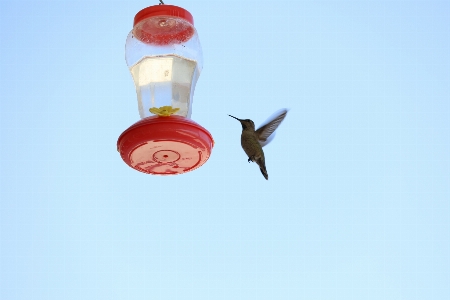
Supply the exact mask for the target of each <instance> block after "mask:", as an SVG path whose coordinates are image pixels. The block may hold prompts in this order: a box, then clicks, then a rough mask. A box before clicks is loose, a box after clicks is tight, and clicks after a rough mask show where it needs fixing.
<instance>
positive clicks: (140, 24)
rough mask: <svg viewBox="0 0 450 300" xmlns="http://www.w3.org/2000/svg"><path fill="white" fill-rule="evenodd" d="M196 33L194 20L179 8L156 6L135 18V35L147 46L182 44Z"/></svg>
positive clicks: (139, 13) (143, 11) (141, 12)
mask: <svg viewBox="0 0 450 300" xmlns="http://www.w3.org/2000/svg"><path fill="white" fill-rule="evenodd" d="M194 33H195V29H194V18H193V17H192V15H191V14H190V13H189V12H188V11H187V10H185V9H184V8H181V7H178V6H174V5H154V6H150V7H147V8H144V9H143V10H141V11H140V12H138V13H137V14H136V16H135V17H134V26H133V34H134V35H135V36H136V38H137V39H139V40H140V41H142V42H144V43H147V44H154V45H160V46H165V45H170V44H182V43H185V42H187V41H188V40H189V39H190V38H191V37H192V36H193V35H194Z"/></svg>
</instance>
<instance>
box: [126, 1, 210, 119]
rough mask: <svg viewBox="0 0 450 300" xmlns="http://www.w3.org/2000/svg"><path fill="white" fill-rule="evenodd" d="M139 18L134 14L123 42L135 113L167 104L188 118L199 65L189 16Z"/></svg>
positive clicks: (199, 55)
mask: <svg viewBox="0 0 450 300" xmlns="http://www.w3.org/2000/svg"><path fill="white" fill-rule="evenodd" d="M161 6H163V5H161ZM141 18H142V20H140V19H139V14H137V15H136V18H135V25H134V27H133V30H131V32H130V33H129V34H128V37H127V41H126V45H125V58H126V62H127V65H128V67H129V69H130V72H131V75H132V77H133V80H134V84H135V87H136V94H137V100H138V108H139V115H140V117H141V118H146V117H149V116H154V115H155V114H154V112H150V109H152V108H156V109H160V108H165V109H167V108H169V109H171V110H172V111H173V114H174V115H178V116H183V117H186V118H190V117H191V113H192V112H191V110H192V100H193V95H194V89H195V85H196V83H197V80H198V78H199V76H200V72H201V70H202V67H203V58H202V49H201V45H200V41H199V38H198V35H197V32H196V30H195V28H194V26H193V24H192V23H193V20H191V19H190V18H189V16H188V17H184V18H183V17H176V16H164V15H160V14H159V15H155V16H150V17H148V16H141ZM191 18H192V17H191Z"/></svg>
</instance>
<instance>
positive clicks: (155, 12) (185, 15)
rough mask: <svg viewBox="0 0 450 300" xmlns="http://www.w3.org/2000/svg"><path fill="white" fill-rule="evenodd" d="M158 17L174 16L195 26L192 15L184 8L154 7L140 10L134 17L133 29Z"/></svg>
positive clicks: (172, 6) (170, 6) (171, 6)
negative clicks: (148, 19) (147, 20)
mask: <svg viewBox="0 0 450 300" xmlns="http://www.w3.org/2000/svg"><path fill="white" fill-rule="evenodd" d="M157 16H172V17H178V18H182V19H185V20H186V21H188V22H189V23H191V24H192V25H194V18H193V17H192V15H191V13H190V12H188V11H187V10H185V9H184V8H182V7H179V6H175V5H165V4H164V5H153V6H149V7H146V8H144V9H142V10H140V11H139V12H138V13H137V14H136V16H135V17H134V24H133V27H134V26H136V24H138V23H139V22H141V21H142V20H144V19H147V18H151V17H157Z"/></svg>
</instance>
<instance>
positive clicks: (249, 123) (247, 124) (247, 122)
mask: <svg viewBox="0 0 450 300" xmlns="http://www.w3.org/2000/svg"><path fill="white" fill-rule="evenodd" d="M229 116H230V117H232V118H235V119H236V120H238V121H239V122H241V125H242V130H245V129H253V130H255V123H253V121H252V120H250V119H245V120H243V119H239V118H236V117H233V116H232V115H229Z"/></svg>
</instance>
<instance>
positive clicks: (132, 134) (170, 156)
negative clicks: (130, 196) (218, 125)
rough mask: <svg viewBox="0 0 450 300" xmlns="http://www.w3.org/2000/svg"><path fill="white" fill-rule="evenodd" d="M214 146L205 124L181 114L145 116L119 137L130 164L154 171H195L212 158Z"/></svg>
mask: <svg viewBox="0 0 450 300" xmlns="http://www.w3.org/2000/svg"><path fill="white" fill-rule="evenodd" d="M213 146H214V140H213V138H212V136H211V134H210V133H209V132H208V131H207V130H206V129H205V128H203V127H202V126H200V125H199V124H197V123H195V122H194V121H192V120H190V119H186V118H183V117H180V116H170V117H158V116H153V117H148V118H145V119H142V120H140V121H139V122H136V123H135V124H133V125H131V126H130V127H129V128H128V129H127V130H125V131H124V132H123V133H122V134H121V135H120V137H119V139H118V140H117V150H118V151H119V153H120V155H121V157H122V159H123V161H124V162H125V163H126V164H127V165H129V166H130V167H132V168H133V169H135V170H138V171H140V172H143V173H147V174H154V175H177V174H183V173H186V172H189V171H193V170H195V169H197V168H199V167H200V166H202V165H203V164H204V163H205V162H206V161H207V160H208V159H209V157H210V155H211V151H212V148H213Z"/></svg>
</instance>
